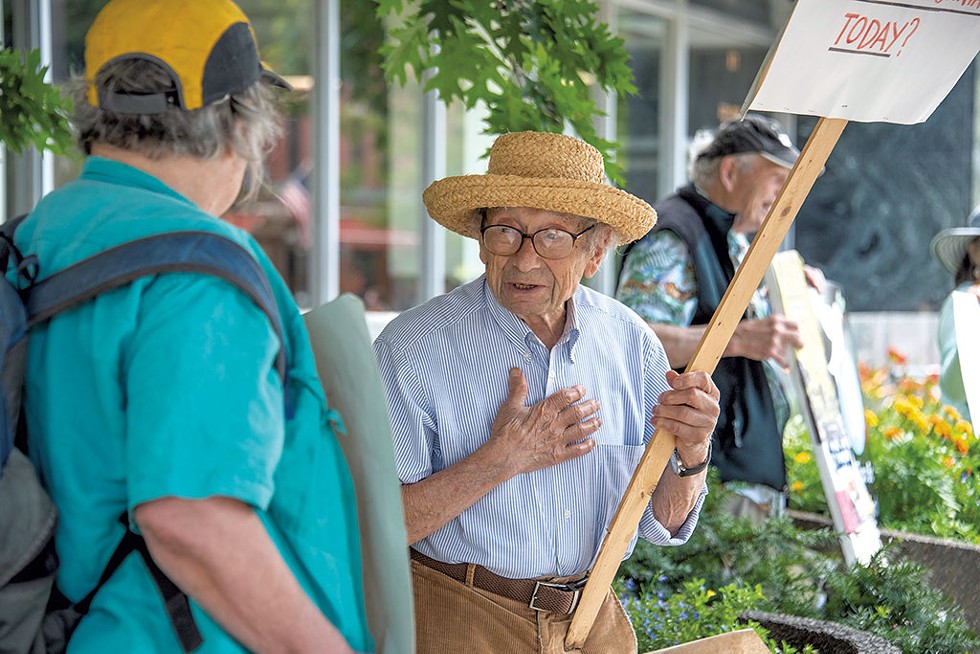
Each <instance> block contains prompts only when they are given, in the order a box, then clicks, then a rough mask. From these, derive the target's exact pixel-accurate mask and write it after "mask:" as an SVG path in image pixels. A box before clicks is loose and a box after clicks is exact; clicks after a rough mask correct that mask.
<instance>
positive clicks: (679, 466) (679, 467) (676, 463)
mask: <svg viewBox="0 0 980 654" xmlns="http://www.w3.org/2000/svg"><path fill="white" fill-rule="evenodd" d="M709 461H711V441H708V455H707V456H706V457H704V461H703V462H702V463H700V464H698V465H696V466H694V467H693V468H686V467H685V466H684V462H683V461H681V457H680V455H679V454H678V453H677V448H674V453H673V454H671V455H670V469H671V470H673V471H674V474H675V475H677V476H678V477H690V476H692V475H696V474H698V473H699V472H701V471H702V470H704V469H705V468H707V467H708V462H709Z"/></svg>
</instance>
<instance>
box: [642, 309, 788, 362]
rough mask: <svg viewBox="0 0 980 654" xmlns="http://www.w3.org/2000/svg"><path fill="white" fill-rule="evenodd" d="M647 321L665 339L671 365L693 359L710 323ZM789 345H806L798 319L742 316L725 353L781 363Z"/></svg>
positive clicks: (664, 342) (663, 340)
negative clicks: (687, 323)
mask: <svg viewBox="0 0 980 654" xmlns="http://www.w3.org/2000/svg"><path fill="white" fill-rule="evenodd" d="M648 324H649V325H650V327H651V328H652V329H653V331H654V332H656V334H657V338H659V339H660V342H661V343H663V345H664V350H666V351H667V359H668V360H669V361H670V365H671V367H672V368H682V367H684V366H686V365H687V364H688V363H690V361H691V358H692V357H693V356H694V351H695V350H696V349H697V347H698V343H700V342H701V337H702V336H703V335H704V331H705V329H707V325H691V326H690V327H681V326H678V325H668V324H664V323H652V322H651V323H648ZM789 347H793V348H800V347H803V339H802V338H801V337H800V327H799V325H798V324H797V323H796V321H795V320H790V319H789V318H787V317H786V316H783V315H773V316H769V317H768V318H762V319H761V320H743V321H741V322H740V323H738V325H737V326H736V327H735V332H734V333H733V334H732V338H731V340H730V341H728V346H727V347H726V348H725V351H724V353H723V354H722V356H726V357H745V358H747V359H755V360H756V361H764V360H766V359H773V360H775V361H776V362H777V363H779V365H781V366H786V365H787V363H788V362H787V360H786V354H787V352H788V349H787V348H789Z"/></svg>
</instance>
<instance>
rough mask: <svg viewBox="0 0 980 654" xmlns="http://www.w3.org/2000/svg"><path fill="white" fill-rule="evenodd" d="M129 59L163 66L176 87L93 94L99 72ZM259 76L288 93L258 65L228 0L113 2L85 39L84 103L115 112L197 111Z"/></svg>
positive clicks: (246, 28) (243, 19)
mask: <svg viewBox="0 0 980 654" xmlns="http://www.w3.org/2000/svg"><path fill="white" fill-rule="evenodd" d="M126 59H146V60H148V61H152V62H155V63H157V64H159V65H161V66H162V67H163V68H164V69H166V70H167V71H168V72H169V73H170V77H171V80H172V83H173V85H172V86H170V87H169V88H164V89H159V90H148V91H147V92H141V93H130V92H107V91H106V90H105V89H97V88H96V85H95V77H96V75H97V74H98V73H99V71H100V70H102V68H103V67H104V66H106V65H107V64H110V63H113V62H116V61H120V60H126ZM262 78H264V79H265V80H267V81H268V82H269V83H270V84H272V85H273V86H278V87H281V88H285V89H289V88H290V86H289V84H288V83H286V81H285V80H284V79H283V78H282V77H280V76H279V75H277V74H276V73H274V72H272V71H271V70H269V69H268V68H266V67H265V66H264V65H263V64H262V61H261V59H259V53H258V47H257V46H256V43H255V34H254V32H253V31H252V26H251V25H250V24H249V22H248V17H247V16H246V15H245V14H244V13H242V10H241V9H239V8H238V5H236V4H235V3H234V2H232V1H231V0H111V2H109V4H107V5H106V6H105V7H104V8H103V9H102V11H100V12H99V15H98V16H96V18H95V22H94V23H92V27H91V28H89V31H88V33H87V34H86V35H85V80H86V82H87V83H88V101H89V103H90V104H91V105H92V106H95V107H102V108H103V109H106V110H108V111H112V112H115V113H130V114H155V113H162V112H164V111H166V110H167V109H168V108H170V107H173V106H178V107H180V108H182V109H185V110H188V111H190V110H194V109H201V108H202V107H206V106H208V105H210V104H212V103H214V102H217V101H219V100H221V99H223V98H225V97H227V96H229V95H232V94H235V93H241V92H242V91H244V90H245V89H247V88H249V87H250V86H252V85H253V84H255V82H257V81H258V80H259V79H262Z"/></svg>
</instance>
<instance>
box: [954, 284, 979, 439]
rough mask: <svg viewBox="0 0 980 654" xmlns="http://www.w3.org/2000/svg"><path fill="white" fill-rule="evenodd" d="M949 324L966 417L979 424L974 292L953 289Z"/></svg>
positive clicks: (976, 304)
mask: <svg viewBox="0 0 980 654" xmlns="http://www.w3.org/2000/svg"><path fill="white" fill-rule="evenodd" d="M953 328H954V329H955V330H956V351H957V352H958V353H959V355H960V374H961V375H963V390H965V391H966V406H967V407H968V408H969V409H970V419H971V420H972V422H973V424H974V425H977V426H980V339H977V330H978V329H980V301H977V296H976V295H973V294H971V293H964V292H963V291H953Z"/></svg>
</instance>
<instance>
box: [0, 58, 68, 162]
mask: <svg viewBox="0 0 980 654" xmlns="http://www.w3.org/2000/svg"><path fill="white" fill-rule="evenodd" d="M46 73H47V67H46V66H41V53H40V52H39V51H38V50H32V51H30V52H28V53H26V55H25V56H24V57H23V59H21V55H20V54H19V53H17V52H15V51H13V50H10V49H3V50H0V142H2V143H3V144H4V145H5V146H6V147H7V148H8V149H9V150H10V151H11V152H14V153H16V154H19V153H21V152H22V151H23V150H24V149H25V148H27V147H29V146H32V145H33V147H35V148H36V149H37V150H38V151H39V152H44V151H46V150H47V151H50V152H52V153H54V154H57V155H62V156H64V155H68V154H69V153H71V152H72V149H73V139H72V133H71V129H70V128H69V125H68V114H69V113H70V111H71V103H70V101H69V100H68V99H67V98H64V97H63V96H62V95H61V92H60V91H59V90H58V89H57V88H56V87H54V86H52V85H51V84H49V83H48V82H46V81H45V80H44V76H45V74H46Z"/></svg>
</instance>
